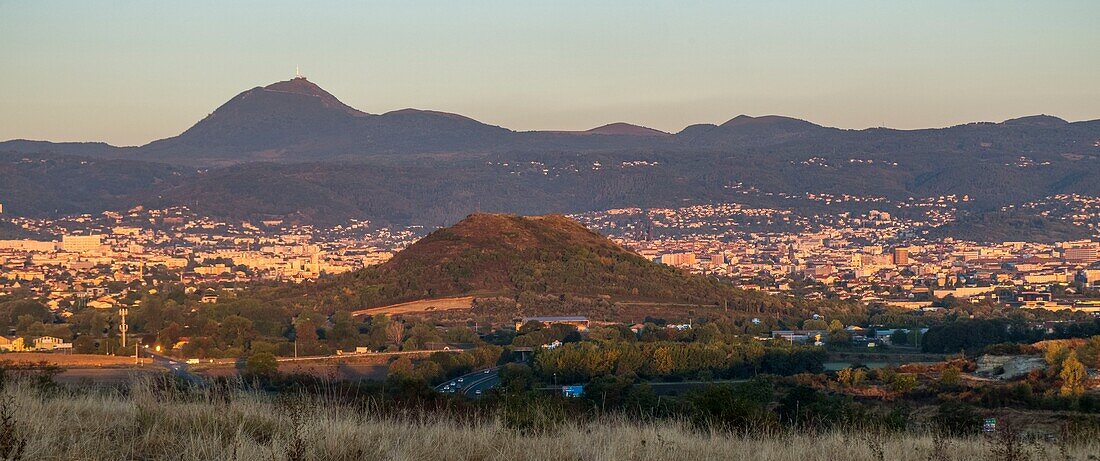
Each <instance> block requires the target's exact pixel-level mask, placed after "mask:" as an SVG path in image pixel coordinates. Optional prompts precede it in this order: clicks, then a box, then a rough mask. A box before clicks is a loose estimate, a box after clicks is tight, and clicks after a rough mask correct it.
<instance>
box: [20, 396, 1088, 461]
mask: <svg viewBox="0 0 1100 461" xmlns="http://www.w3.org/2000/svg"><path fill="white" fill-rule="evenodd" d="M158 389H159V390H158ZM39 392H40V391H38V390H36V389H34V388H33V387H30V386H29V385H27V384H23V383H12V384H11V385H9V386H7V387H6V388H5V389H4V391H3V397H4V400H5V401H6V403H5V406H6V407H7V408H6V410H7V411H8V412H10V414H11V416H12V417H13V418H14V421H15V424H14V426H13V427H12V428H11V429H9V431H13V432H14V435H15V437H16V439H17V440H25V441H26V447H25V452H24V453H23V459H174V460H207V459H235V460H291V459H326V460H354V459H386V460H486V461H493V460H500V461H524V460H547V461H550V460H555V461H556V460H563V459H565V460H578V461H589V460H591V461H602V460H608V461H611V460H669V459H685V460H697V459H698V460H731V459H732V460H750V459H751V460H775V461H804V460H830V461H831V460H837V459H845V460H876V459H889V460H892V461H917V460H926V459H954V460H987V459H988V460H994V459H1004V457H1003V456H995V455H994V454H993V453H994V450H995V449H997V448H998V447H999V446H1000V445H999V444H1000V442H999V441H998V440H997V439H995V438H982V437H972V438H954V439H946V440H943V441H941V442H939V443H937V442H934V440H933V438H932V437H930V436H925V435H920V434H891V435H872V434H861V433H852V432H830V433H824V434H818V435H813V434H791V433H780V434H772V435H740V434H730V433H724V432H714V431H707V430H698V429H694V428H692V427H691V426H690V425H687V424H685V423H682V422H676V421H661V422H654V423H645V422H639V421H632V420H627V419H624V418H607V419H601V420H596V421H593V422H573V421H565V422H563V423H562V425H561V426H559V427H556V428H550V429H548V430H544V431H538V432H534V433H517V432H515V431H514V430H512V429H509V428H508V427H506V426H505V425H504V424H503V423H502V422H501V419H500V418H492V417H490V418H488V419H474V420H462V421H460V420H455V419H451V418H447V417H442V416H433V415H423V414H416V413H412V414H409V413H393V412H385V411H379V410H381V409H380V408H375V407H373V406H372V405H370V404H369V403H368V404H366V405H364V406H359V407H349V406H342V405H336V404H332V403H327V402H325V401H319V400H310V399H306V398H298V399H297V400H296V399H294V398H287V396H279V397H276V396H269V395H264V394H260V393H253V392H248V391H240V390H232V391H225V390H222V391H213V390H205V391H191V392H179V391H168V392H166V391H165V390H164V389H163V388H158V387H155V386H148V385H144V386H143V385H138V386H137V387H136V388H135V389H133V391H132V392H130V393H122V392H117V391H104V390H96V391H91V390H77V391H66V390H62V391H60V392H58V393H53V394H50V395H48V396H42V395H41V394H40V393H39ZM2 410H5V409H0V411H2ZM386 414H389V415H391V416H384V415H386ZM393 415H400V416H393ZM59 422H63V423H59ZM0 431H3V429H2V428H0ZM3 436H4V434H0V438H2V437H3ZM104 441H111V443H104ZM934 447H939V448H940V449H941V450H942V453H943V454H944V455H945V457H943V458H930V454H932V453H933V452H934ZM1022 448H1023V449H1024V450H1026V451H1027V452H1028V453H1029V454H1030V455H1032V456H1031V459H1067V458H1069V459H1079V460H1085V459H1092V458H1089V456H1090V455H1095V454H1096V453H1100V440H1096V439H1088V438H1086V439H1081V440H1073V441H1069V442H1067V443H1065V444H1058V443H1057V442H1034V443H1030V442H1029V443H1027V444H1024V445H1023V447H1022Z"/></svg>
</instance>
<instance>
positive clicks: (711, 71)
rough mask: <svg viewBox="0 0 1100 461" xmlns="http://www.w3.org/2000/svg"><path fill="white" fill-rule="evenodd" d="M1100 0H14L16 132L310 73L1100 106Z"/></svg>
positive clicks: (561, 110)
mask: <svg viewBox="0 0 1100 461" xmlns="http://www.w3.org/2000/svg"><path fill="white" fill-rule="evenodd" d="M1097 18H1100V1H1097V0H1060V1H1059V0H1044V1H1038V0H1026V1H1010V0H997V1H983V0H965V1H959V0H950V1H946V0H945V1H919V0H913V1H900V0H898V1H895V0H849V1H843V0H840V1H793V0H771V1H751V2H750V1H732V0H725V1H713V2H708V1H676V2H673V1H640V0H628V1H603V2H596V1H563V0H556V1H546V2H532V1H521V0H503V1H457V0H456V1H434V2H428V1H412V0H401V1H343V2H342V1H312V0H311V1H309V2H306V1H297V2H289V1H263V2H260V1H256V2H251V1H186V2H184V1H172V2H167V1H165V2H162V1H146V0H140V1H118V2H107V1H49V0H33V1H23V0H0V89H2V90H0V139H9V138H29V139H47V140H53V141H74V140H82V141H107V142H110V143H113V144H118V145H134V144H143V143H146V142H148V141H151V140H154V139H158V138H162V137H167V136H172V135H175V134H178V133H179V132H181V131H183V130H185V129H187V128H188V127H189V126H191V125H192V124H194V123H195V122H197V121H198V120H199V119H200V118H202V117H203V116H205V115H206V114H208V113H209V112H211V111H213V110H214V109H215V108H216V107H217V106H218V105H220V104H222V103H223V102H225V101H227V100H228V99H229V98H231V97H233V96H234V95H236V94H237V93H240V92H241V91H244V90H246V89H248V88H251V87H254V86H261V85H266V84H269V83H272V82H275V81H278V80H285V79H287V78H290V77H292V76H293V74H294V66H295V65H296V64H297V65H301V67H302V73H303V74H305V75H306V76H307V77H309V78H310V80H312V81H314V82H316V83H318V84H319V85H321V86H322V87H324V88H325V89H327V90H329V91H330V92H332V93H333V94H335V95H336V96H337V97H339V98H340V99H341V100H343V101H344V102H346V103H347V104H349V105H351V106H353V107H356V108H358V109H361V110H364V111H367V112H371V113H381V112H386V111H389V110H394V109H399V108H405V107H415V108H422V109H436V110H443V111H449V112H458V113H462V114H465V115H468V116H471V117H473V118H476V119H478V120H481V121H483V122H486V123H491V124H496V125H501V126H505V127H508V128H513V129H520V130H529V129H585V128H590V127H593V126H597V125H601V124H604V123H609V122H614V121H628V122H632V123H638V124H643V125H647V126H651V127H654V128H658V129H663V130H668V131H678V130H680V129H682V128H683V127H684V126H686V125H689V124H693V123H700V122H716V123H720V122H723V121H725V120H727V119H729V118H731V117H733V116H735V115H737V114H741V113H746V114H750V115H764V114H784V115H791V116H795V117H799V118H805V119H808V120H811V121H814V122H817V123H821V124H825V125H831V126H839V127H846V128H864V127H868V126H893V127H899V128H916V127H931V126H947V125H953V124H957V123H962V122H967V121H975V120H993V121H1000V120H1002V119H1005V118H1010V117H1015V116H1020V115H1028V114H1036V113H1047V114H1054V115H1058V116H1061V117H1063V118H1067V119H1070V120H1080V119H1095V118H1100V25H1098V23H1097Z"/></svg>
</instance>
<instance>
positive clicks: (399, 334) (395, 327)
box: [386, 321, 405, 347]
mask: <svg viewBox="0 0 1100 461" xmlns="http://www.w3.org/2000/svg"><path fill="white" fill-rule="evenodd" d="M404 337H405V324H404V323H401V322H394V321H391V322H390V324H389V326H387V327H386V338H388V339H389V340H390V342H391V343H393V344H395V345H397V346H398V347H400V346H401V340H402V339H404Z"/></svg>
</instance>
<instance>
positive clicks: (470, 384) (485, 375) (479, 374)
mask: <svg viewBox="0 0 1100 461" xmlns="http://www.w3.org/2000/svg"><path fill="white" fill-rule="evenodd" d="M499 385H500V367H493V368H487V369H484V370H478V371H475V372H473V373H469V374H465V375H462V376H459V377H457V378H455V379H452V380H450V381H447V382H445V383H443V384H440V385H438V386H436V387H435V390H436V391H438V392H445V393H450V392H448V391H447V389H457V391H455V393H456V394H459V395H465V396H467V397H472V398H475V399H476V398H478V397H479V396H481V394H479V393H478V391H481V392H482V393H484V392H486V391H488V390H489V389H492V388H494V387H497V386H499Z"/></svg>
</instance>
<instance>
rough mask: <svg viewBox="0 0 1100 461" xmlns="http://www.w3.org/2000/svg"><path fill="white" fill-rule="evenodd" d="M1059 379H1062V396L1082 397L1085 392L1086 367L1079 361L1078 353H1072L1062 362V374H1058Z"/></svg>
mask: <svg viewBox="0 0 1100 461" xmlns="http://www.w3.org/2000/svg"><path fill="white" fill-rule="evenodd" d="M1058 377H1059V378H1062V388H1061V394H1062V395H1064V396H1071V395H1081V393H1082V392H1084V390H1085V366H1084V365H1081V362H1080V361H1079V360H1077V353H1076V352H1070V353H1069V354H1068V355H1067V356H1066V358H1065V360H1063V361H1062V372H1061V373H1059V374H1058Z"/></svg>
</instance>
